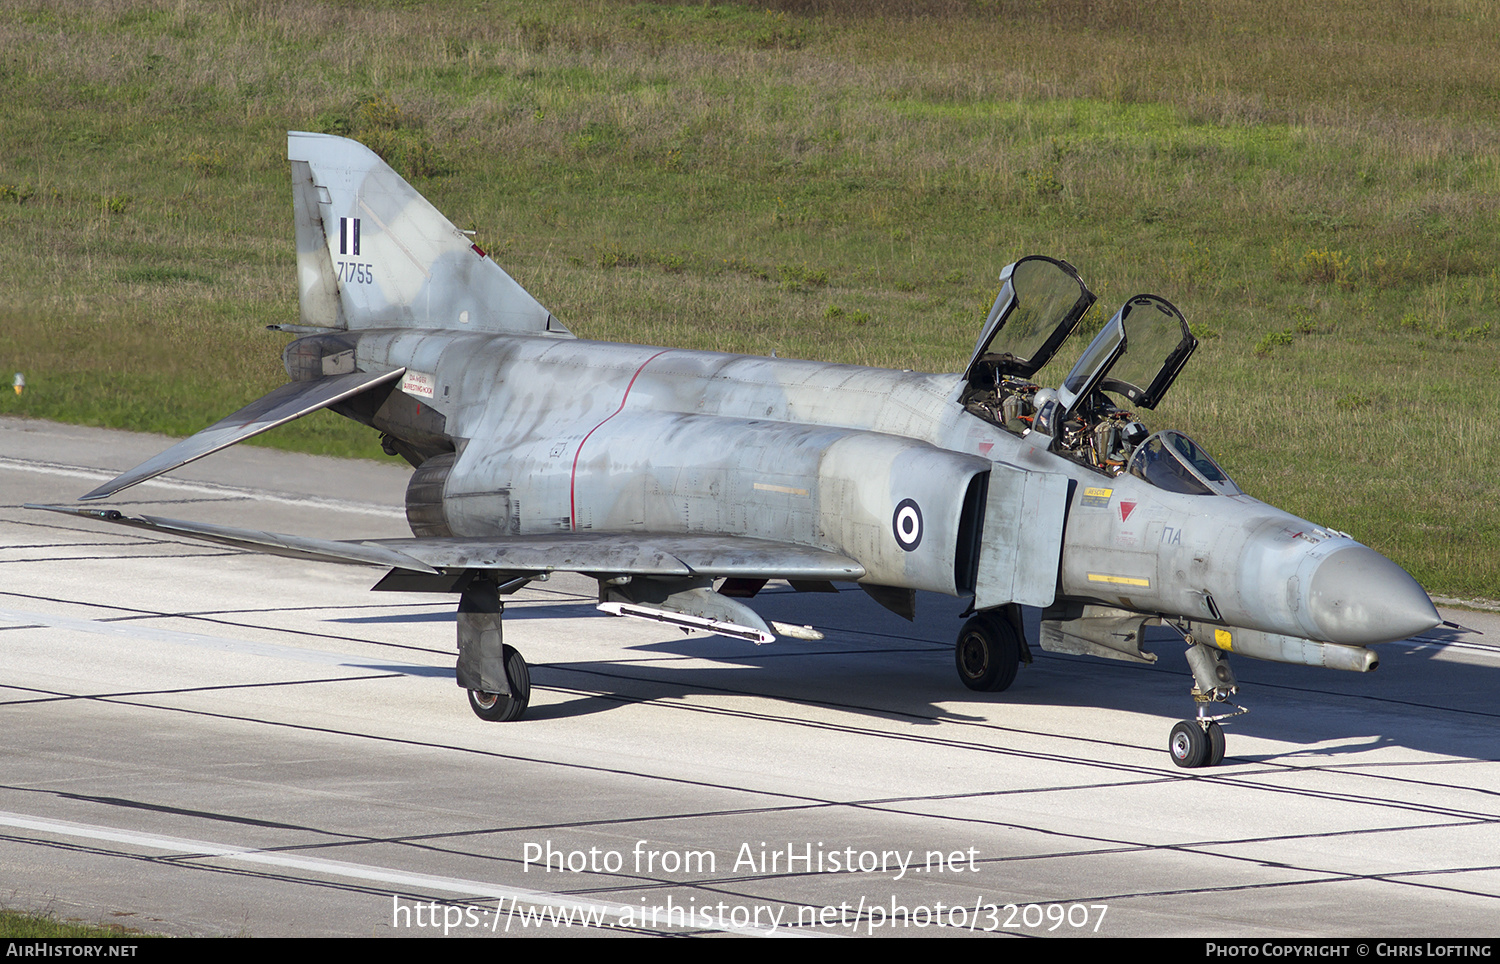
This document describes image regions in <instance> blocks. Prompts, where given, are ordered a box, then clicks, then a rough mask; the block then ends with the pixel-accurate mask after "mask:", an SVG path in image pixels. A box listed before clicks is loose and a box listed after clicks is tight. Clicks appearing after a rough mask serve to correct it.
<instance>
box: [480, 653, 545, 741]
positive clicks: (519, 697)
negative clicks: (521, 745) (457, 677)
mask: <svg viewBox="0 0 1500 964" xmlns="http://www.w3.org/2000/svg"><path fill="white" fill-rule="evenodd" d="M504 653H505V676H506V680H507V682H509V683H510V695H509V696H506V695H504V694H503V693H485V692H482V691H481V690H469V709H471V710H473V711H474V715H475V716H477V717H479V718H480V719H481V720H485V721H487V722H490V723H510V722H513V721H515V720H519V719H520V718H521V717H522V716H523V715H524V714H525V713H526V707H527V706H529V705H530V704H531V671H530V670H528V669H527V668H526V660H525V658H523V657H522V656H521V654H520V653H518V652H517V651H516V650H514V649H512V648H511V647H509V646H506V647H504Z"/></svg>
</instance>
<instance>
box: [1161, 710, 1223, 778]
mask: <svg viewBox="0 0 1500 964" xmlns="http://www.w3.org/2000/svg"><path fill="white" fill-rule="evenodd" d="M1220 737H1221V739H1222V734H1220ZM1167 749H1168V750H1170V751H1172V762H1173V763H1175V764H1177V765H1178V766H1180V767H1187V768H1188V769H1193V768H1196V767H1201V766H1204V765H1206V764H1207V763H1208V758H1209V743H1208V734H1207V733H1204V732H1203V727H1201V726H1199V725H1198V724H1197V722H1196V721H1194V720H1183V721H1182V722H1180V723H1178V724H1177V725H1176V726H1174V727H1172V735H1171V736H1170V737H1168V738H1167Z"/></svg>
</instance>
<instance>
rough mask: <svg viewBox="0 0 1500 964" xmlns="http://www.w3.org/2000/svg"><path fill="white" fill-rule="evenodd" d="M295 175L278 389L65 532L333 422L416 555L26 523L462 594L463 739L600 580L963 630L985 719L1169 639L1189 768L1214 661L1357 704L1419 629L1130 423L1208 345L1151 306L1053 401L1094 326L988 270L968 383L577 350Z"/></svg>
mask: <svg viewBox="0 0 1500 964" xmlns="http://www.w3.org/2000/svg"><path fill="white" fill-rule="evenodd" d="M288 154H289V158H290V161H291V174H292V196H293V201H294V213H295V220H296V237H297V274H298V283H299V289H300V304H301V319H300V322H301V323H300V324H298V325H285V326H272V327H276V328H280V330H283V331H288V332H291V333H293V334H296V335H298V336H299V337H297V338H296V340H294V341H292V342H291V343H290V344H289V345H288V346H287V348H286V350H285V353H284V356H283V358H284V362H285V365H286V370H287V373H288V375H289V376H290V378H291V381H290V382H289V383H288V384H286V385H284V386H282V387H281V388H278V389H277V390H275V391H273V392H271V393H270V394H269V395H267V396H265V397H263V398H261V399H258V400H256V401H254V402H252V403H250V404H249V405H247V406H246V407H245V408H243V409H241V410H240V411H238V412H236V413H234V414H233V415H230V416H229V417H227V418H225V419H223V420H222V421H220V422H218V423H216V424H214V425H211V426H209V427H208V428H206V429H204V430H203V431H201V432H199V433H198V434H196V435H194V436H192V437H191V438H188V439H186V440H184V441H182V442H180V443H179V444H177V445H175V446H173V447H172V448H170V449H168V450H167V451H166V452H163V453H162V454H160V455H158V456H156V457H155V458H152V459H150V460H148V461H147V462H145V463H143V464H141V465H140V466H137V467H136V468H134V469H131V470H130V471H128V472H126V473H124V474H123V475H121V476H119V477H118V478H116V479H114V480H113V481H111V482H109V483H107V484H105V485H102V486H100V487H99V488H97V489H95V490H94V491H92V492H89V493H88V494H87V495H84V496H83V497H82V500H81V501H94V500H98V499H103V498H106V497H108V496H112V495H114V494H116V493H118V492H120V491H121V490H122V489H125V488H127V487H128V486H132V485H135V484H137V483H139V482H143V481H145V480H147V479H150V478H152V477H154V476H156V475H159V474H161V473H163V472H167V471H170V470H171V469H174V468H176V467H178V466H181V465H183V464H185V463H187V462H190V461H192V460H194V459H197V458H201V457H203V456H205V455H208V454H210V453H212V452H214V451H217V450H219V449H222V448H224V447H226V446H229V445H232V444H234V443H236V442H239V441H242V440H244V439H246V438H249V437H251V436H253V435H256V434H259V433H261V432H265V431H267V430H269V429H271V428H273V427H274V426H276V425H280V424H282V423H284V422H287V421H289V420H291V419H295V418H299V417H301V416H303V415H306V414H308V413H310V412H313V411H316V410H317V409H320V408H331V409H332V410H334V411H335V412H338V413H339V414H341V415H344V416H347V417H349V418H352V419H355V420H357V421H359V422H362V423H364V424H365V425H368V426H370V427H372V428H373V429H375V430H376V431H378V432H380V433H381V438H382V440H383V443H384V447H385V450H386V451H387V452H388V453H390V454H392V455H399V456H401V457H402V458H404V459H406V460H407V461H409V462H410V463H411V464H412V465H413V466H414V471H413V473H412V477H411V482H410V485H409V487H408V488H407V493H406V514H407V519H408V521H409V523H410V525H411V530H412V538H410V539H381V540H373V541H348V542H343V541H332V540H325V539H315V538H307V537H302V536H297V535H289V534H276V533H265V532H257V531H249V530H243V529H235V528H229V527H225V526H216V525H205V524H200V523H193V522H184V521H177V520H171V519H161V518H155V517H151V516H142V517H138V518H137V517H130V516H126V515H124V514H123V513H121V512H118V511H116V510H111V509H100V508H91V507H77V506H47V507H44V508H49V509H52V510H54V511H62V512H69V513H72V514H74V515H80V516H86V517H90V518H94V519H99V520H103V521H108V522H114V523H119V524H122V525H128V526H135V527H140V528H145V529H150V530H153V531H156V532H161V533H168V534H173V535H179V536H186V537H190V538H194V539H200V540H206V541H209V542H214V543H220V544H227V545H231V546H238V547H244V548H249V549H254V550H259V551H264V552H271V553H277V554H280V555H284V556H292V557H298V558H306V559H317V560H326V561H332V562H343V563H357V564H363V565H369V566H378V567H381V568H384V569H386V570H388V571H387V572H386V574H385V575H384V576H383V577H382V578H381V579H380V580H379V582H378V583H376V585H375V586H374V588H375V589H377V590H401V591H428V592H439V593H452V594H455V595H456V596H457V597H458V663H457V681H458V685H459V686H460V687H463V688H464V689H466V690H467V691H468V696H469V702H470V705H471V707H472V709H473V711H474V712H475V713H476V714H477V715H478V716H479V717H481V718H482V719H485V720H494V721H505V720H516V719H519V718H520V717H521V716H522V714H523V713H524V712H525V710H526V706H527V703H528V700H529V697H530V679H529V674H528V671H527V666H526V661H525V660H524V659H523V658H522V656H521V655H520V653H518V652H517V651H516V650H515V649H514V648H513V647H512V646H510V645H509V644H507V643H506V642H505V641H504V637H503V629H502V622H503V615H504V610H505V606H504V603H505V598H506V596H508V595H509V594H511V593H513V592H515V591H516V590H517V589H519V588H521V587H522V586H524V585H526V584H527V583H529V582H531V581H533V580H544V579H546V578H547V577H548V576H549V574H551V573H553V572H557V571H568V572H577V573H583V574H585V575H587V576H589V577H592V578H594V579H596V580H597V581H598V586H599V608H600V609H601V610H604V611H605V612H609V613H613V614H617V615H621V616H632V617H638V618H644V619H654V620H659V621H661V622H663V623H666V624H671V625H675V626H679V627H683V628H686V629H693V630H702V631H706V632H710V633H719V634H722V635H726V636H732V637H738V638H742V639H746V640H752V641H755V642H757V643H761V642H770V641H772V640H774V639H775V638H776V637H777V634H778V633H780V634H782V635H790V636H794V637H798V636H800V637H804V638H806V637H811V638H820V637H819V636H818V632H817V631H816V630H814V629H812V628H811V627H795V626H783V625H781V624H779V623H777V624H772V625H768V624H767V622H766V621H765V620H763V619H762V618H761V617H760V616H759V615H757V613H756V612H755V610H754V608H752V605H751V604H750V602H749V601H748V600H752V599H753V598H754V596H755V594H756V592H757V591H758V590H759V589H760V587H762V586H764V585H765V583H766V581H767V580H771V579H784V580H787V581H789V582H790V583H791V585H792V586H793V587H794V588H796V589H799V590H805V591H818V590H825V591H826V590H827V589H831V588H834V587H833V586H832V584H833V583H835V582H854V583H856V584H858V585H859V586H860V587H861V588H863V589H864V590H866V591H867V592H868V594H869V595H870V596H871V597H873V599H874V600H875V601H876V602H878V603H880V604H881V605H883V606H885V607H887V608H889V609H891V610H893V611H895V612H897V613H900V614H901V615H903V616H905V617H907V618H908V619H910V618H913V616H914V614H915V599H916V592H917V591H918V590H926V591H930V592H937V593H945V594H947V595H950V596H955V597H963V598H971V599H972V601H971V602H970V603H969V604H968V607H967V611H966V613H965V615H968V616H970V617H971V618H969V619H968V622H967V623H966V624H965V625H964V626H963V628H962V631H961V632H960V633H959V636H958V639H957V641H956V645H955V654H954V655H955V663H956V666H957V670H958V676H959V678H960V680H962V682H963V684H964V685H965V686H967V687H969V688H970V689H972V690H979V691H990V692H994V691H999V690H1004V689H1005V688H1006V687H1008V686H1009V685H1010V684H1011V682H1012V681H1013V680H1014V679H1015V677H1016V673H1017V668H1018V666H1019V665H1020V664H1022V663H1029V662H1031V659H1032V646H1033V644H1035V645H1037V646H1040V647H1041V648H1042V649H1043V650H1047V651H1051V652H1061V653H1073V654H1088V655H1093V656H1103V657H1108V658H1112V659H1120V660H1129V661H1135V662H1153V661H1155V659H1156V656H1155V654H1153V653H1151V652H1148V651H1147V650H1146V648H1144V645H1143V644H1144V642H1145V628H1146V627H1147V626H1156V625H1160V626H1170V627H1172V628H1173V629H1175V630H1176V631H1177V632H1178V633H1180V635H1181V637H1182V640H1183V642H1184V644H1185V647H1186V654H1187V661H1188V664H1189V666H1190V667H1191V670H1192V677H1193V686H1192V689H1191V695H1192V699H1193V701H1194V703H1195V705H1196V713H1195V715H1194V716H1193V717H1192V718H1191V719H1185V720H1182V721H1181V722H1179V723H1177V724H1176V725H1175V726H1174V727H1172V730H1171V733H1170V736H1169V739H1168V747H1169V750H1170V752H1171V756H1172V759H1173V761H1174V762H1175V763H1177V764H1178V765H1179V766H1183V767H1198V766H1205V765H1214V764H1217V763H1219V762H1220V761H1221V760H1222V759H1223V756H1224V733H1223V728H1222V727H1221V725H1220V721H1221V720H1223V719H1225V718H1226V717H1228V716H1232V715H1236V714H1237V713H1239V712H1242V710H1241V709H1240V708H1238V707H1235V706H1234V704H1231V703H1229V698H1230V697H1231V696H1233V695H1234V694H1235V693H1236V692H1237V689H1238V687H1237V683H1236V681H1235V677H1234V674H1233V673H1232V672H1231V670H1230V667H1229V664H1228V662H1227V660H1226V655H1227V654H1229V653H1238V654H1240V655H1243V656H1249V657H1255V658H1259V659H1270V660H1278V661H1282V662H1289V663H1302V664H1306V665H1310V666H1326V667H1332V668H1336V669H1345V670H1354V671H1360V672H1367V671H1369V670H1372V669H1374V668H1375V666H1376V664H1377V661H1378V659H1377V656H1376V654H1375V652H1374V651H1373V650H1371V649H1370V648H1368V647H1369V646H1371V645H1372V644H1378V643H1384V642H1391V641H1395V640H1400V639H1404V638H1406V637H1408V636H1411V635H1413V634H1416V633H1420V632H1422V631H1424V630H1427V629H1430V628H1432V627H1433V626H1436V625H1437V624H1438V623H1439V621H1440V620H1439V617H1438V614H1437V612H1436V610H1435V609H1434V608H1433V606H1432V602H1431V600H1430V599H1428V597H1427V594H1426V593H1425V592H1423V590H1422V588H1421V587H1420V586H1419V585H1417V583H1416V581H1415V580H1413V579H1412V578H1411V576H1409V575H1408V574H1407V573H1406V572H1404V571H1403V570H1402V569H1401V568H1400V567H1398V566H1397V565H1395V564H1394V563H1392V562H1390V561H1389V560H1388V559H1386V558H1385V557H1383V556H1382V555H1380V554H1379V553H1377V552H1375V551H1374V550H1372V549H1369V548H1367V547H1365V546H1363V545H1361V544H1360V543H1358V542H1356V541H1355V540H1354V539H1353V538H1352V537H1350V536H1349V535H1347V534H1345V533H1343V532H1338V531H1335V530H1333V529H1330V528H1327V527H1326V526H1318V525H1314V524H1313V523H1311V522H1307V521H1304V520H1302V519H1299V518H1297V517H1296V516H1293V515H1290V514H1288V513H1286V512H1283V511H1281V510H1280V509H1276V508H1274V507H1272V506H1270V505H1267V504H1265V503H1263V502H1259V501H1257V500H1256V499H1254V498H1251V497H1250V496H1249V495H1247V494H1245V493H1244V492H1242V491H1241V490H1240V488H1239V486H1237V485H1236V484H1235V483H1234V481H1233V480H1232V479H1231V478H1230V477H1229V476H1228V475H1227V474H1226V473H1225V472H1224V470H1223V469H1222V468H1220V467H1219V465H1218V464H1217V463H1215V462H1214V460H1213V458H1211V457H1210V456H1209V454H1208V453H1207V452H1205V451H1204V450H1203V448H1202V447H1201V446H1199V445H1197V444H1196V443H1195V442H1193V441H1192V440H1191V439H1189V438H1188V437H1187V436H1185V435H1183V434H1182V433H1180V432H1175V431H1172V430H1170V429H1165V430H1161V431H1155V432H1153V431H1151V430H1148V429H1147V428H1146V427H1145V426H1144V425H1143V424H1142V423H1141V422H1140V421H1139V420H1138V419H1137V417H1136V414H1135V413H1136V412H1137V411H1139V410H1142V409H1148V410H1149V409H1154V408H1155V407H1156V405H1157V404H1158V403H1159V402H1160V401H1161V400H1162V398H1163V396H1164V395H1165V394H1166V392H1167V391H1168V389H1169V388H1170V387H1171V385H1172V382H1173V381H1174V379H1175V378H1176V376H1177V374H1178V373H1179V372H1180V371H1181V369H1182V367H1183V365H1184V364H1185V363H1186V362H1187V361H1188V359H1189V357H1190V356H1191V355H1192V353H1193V350H1194V348H1196V346H1197V341H1196V340H1195V339H1194V337H1193V336H1192V334H1191V333H1190V332H1189V330H1188V326H1187V324H1186V322H1185V321H1184V320H1183V317H1182V315H1181V313H1180V312H1179V311H1178V310H1177V309H1176V308H1175V307H1173V306H1172V305H1171V304H1170V303H1169V302H1167V301H1166V300H1165V299H1163V298H1160V297H1157V296H1155V295H1139V296H1136V297H1133V298H1130V299H1128V300H1126V301H1125V303H1124V305H1123V306H1121V307H1120V308H1119V310H1118V311H1117V312H1116V313H1115V314H1114V316H1113V317H1112V318H1110V320H1109V321H1108V322H1107V323H1105V324H1104V325H1103V327H1102V329H1101V330H1100V331H1099V332H1098V334H1097V335H1096V336H1095V337H1094V338H1093V339H1092V341H1090V342H1089V344H1088V345H1087V347H1086V348H1085V349H1084V351H1083V353H1082V355H1081V356H1080V357H1079V359H1078V362H1077V364H1075V365H1074V366H1073V368H1072V370H1071V371H1070V372H1069V373H1068V375H1067V377H1066V378H1065V379H1064V380H1063V382H1062V384H1061V385H1058V386H1056V387H1049V386H1040V385H1038V384H1037V382H1036V381H1035V380H1034V379H1035V377H1036V374H1037V372H1038V370H1040V369H1041V368H1042V366H1043V365H1045V364H1046V363H1047V362H1048V360H1049V359H1051V358H1052V357H1053V355H1054V354H1055V353H1056V352H1057V351H1058V350H1059V348H1060V347H1061V346H1062V344H1063V343H1064V342H1065V341H1066V340H1067V339H1068V337H1069V335H1070V334H1071V333H1072V332H1073V330H1074V329H1075V328H1076V327H1077V326H1078V325H1079V323H1080V321H1081V320H1082V319H1083V317H1084V315H1085V313H1086V312H1087V311H1088V310H1089V308H1090V306H1092V305H1093V304H1094V301H1095V296H1094V294H1093V293H1092V292H1090V291H1089V289H1088V287H1087V286H1086V285H1085V284H1084V283H1083V281H1082V280H1081V279H1080V277H1079V274H1078V272H1077V271H1076V270H1074V268H1073V267H1072V266H1071V265H1069V264H1067V263H1066V262H1063V261H1059V260H1055V259H1052V258H1047V257H1040V256H1036V257H1026V258H1022V259H1021V260H1019V261H1017V262H1015V263H1014V264H1011V265H1009V266H1008V267H1006V268H1005V269H1004V270H1003V271H1002V272H1001V274H1000V289H999V295H998V296H997V297H996V299H995V302H994V306H993V307H992V308H991V310H990V312H989V316H988V318H987V319H986V320H985V323H984V326H983V328H982V329H981V332H980V335H979V338H978V340H977V342H976V344H975V346H974V351H973V353H972V355H971V357H970V358H969V362H968V365H967V367H966V368H965V369H964V371H963V372H961V373H956V374H923V373H917V372H911V371H890V370H885V369H876V368H860V367H854V366H849V365H835V364H827V363H823V362H817V361H803V360H795V359H784V358H775V357H772V358H762V357H751V356H744V355H727V354H717V353H713V352H702V351H687V350H682V349H675V348H657V347H643V346H638V345H626V344H610V343H604V342H594V341H584V340H580V339H578V338H576V337H574V336H573V334H572V333H570V332H569V331H568V330H567V329H566V328H565V327H563V325H561V324H560V323H559V322H558V321H557V319H555V318H554V317H553V316H552V314H551V313H550V312H549V311H548V310H547V309H546V308H544V307H543V306H542V305H541V304H539V303H538V302H537V301H536V300H535V299H534V298H533V297H532V296H531V295H530V294H528V293H527V292H526V291H525V290H523V289H522V288H521V286H520V285H518V284H517V283H516V282H515V281H514V280H513V279H512V278H511V277H510V276H509V275H507V274H506V273H505V271H504V270H502V269H501V268H500V267H499V266H498V265H497V264H495V262H494V261H492V260H491V259H490V258H489V257H488V256H487V255H486V254H485V252H484V251H482V250H481V249H480V248H479V247H478V246H476V245H475V244H474V243H472V241H471V240H470V239H469V238H468V237H467V236H466V235H465V234H464V233H463V232H462V231H460V230H458V229H457V228H455V227H454V226H453V224H451V223H450V222H449V221H448V220H447V219H446V218H445V217H444V216H443V215H442V214H440V213H439V212H438V211H437V210H436V209H435V208H434V207H433V206H432V205H431V204H429V203H428V202H427V201H426V200H425V199H424V198H423V197H422V196H421V195H420V194H418V193H417V192H416V191H415V190H414V189H413V188H412V187H411V186H410V185H408V184H407V183H406V182H405V181H404V180H402V179H401V177H400V176H398V175H397V174H396V173H395V172H394V171H393V170H391V168H390V167H388V166H387V165H386V164H385V163H384V162H383V161H381V159H380V158H379V157H378V156H377V155H376V154H375V153H374V152H372V151H370V150H369V149H367V148H365V147H364V146H362V145H361V144H359V143H357V142H354V141H351V140H345V139H342V138H338V137H331V136H326V135H320V134H307V133H292V134H290V135H289V138H288ZM1023 606H1031V607H1038V608H1040V609H1041V624H1040V625H1041V629H1040V633H1039V638H1036V639H1028V638H1027V636H1026V632H1025V630H1024V624H1023V621H1022V618H1021V607H1023Z"/></svg>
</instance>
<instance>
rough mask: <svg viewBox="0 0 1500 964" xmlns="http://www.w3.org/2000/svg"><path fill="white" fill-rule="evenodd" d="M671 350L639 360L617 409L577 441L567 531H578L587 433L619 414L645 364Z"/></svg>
mask: <svg viewBox="0 0 1500 964" xmlns="http://www.w3.org/2000/svg"><path fill="white" fill-rule="evenodd" d="M671 350H672V349H670V348H663V349H662V350H661V351H659V352H657V353H656V354H654V355H652V356H651V357H650V358H648V359H646V360H645V361H643V362H641V367H640V368H637V369H636V370H635V374H634V375H631V376H630V384H629V385H626V386H625V394H624V395H623V396H622V397H621V398H620V407H619V408H617V409H615V410H614V411H613V412H610V413H609V414H608V415H606V416H605V417H604V418H603V420H601V421H600V422H599V425H595V426H594V427H593V428H591V429H589V432H588V435H585V436H584V437H583V441H582V442H579V443H578V451H576V452H574V453H573V471H572V473H571V474H570V475H569V476H568V529H569V531H572V532H577V531H578V503H577V497H576V490H577V485H578V457H579V456H580V455H582V454H583V447H584V446H585V445H586V444H588V440H589V435H593V434H594V433H595V432H597V431H599V427H600V426H601V425H603V424H604V423H605V422H607V421H609V420H610V419H612V418H614V417H615V416H616V415H618V414H620V413H621V412H622V411H624V410H625V402H626V400H627V399H629V398H630V390H631V389H632V388H634V387H635V380H636V379H637V378H640V377H641V372H643V371H645V370H646V366H647V365H649V364H651V363H652V362H654V361H656V360H657V359H658V358H660V357H661V356H663V355H665V354H666V353H667V352H669V351H671Z"/></svg>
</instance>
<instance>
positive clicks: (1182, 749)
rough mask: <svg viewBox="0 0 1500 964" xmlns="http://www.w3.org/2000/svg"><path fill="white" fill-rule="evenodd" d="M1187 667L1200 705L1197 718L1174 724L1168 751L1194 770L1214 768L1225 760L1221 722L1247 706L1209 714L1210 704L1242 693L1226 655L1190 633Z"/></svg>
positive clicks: (1178, 761) (1194, 696)
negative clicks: (1196, 639)
mask: <svg viewBox="0 0 1500 964" xmlns="http://www.w3.org/2000/svg"><path fill="white" fill-rule="evenodd" d="M1186 638H1187V642H1188V643H1189V646H1188V651H1187V661H1188V666H1189V667H1191V668H1192V671H1193V702H1194V703H1195V704H1197V707H1198V715H1197V717H1196V718H1195V719H1191V720H1183V721H1181V722H1180V723H1178V724H1177V725H1176V726H1174V727H1172V733H1171V735H1170V736H1168V737H1167V750H1168V751H1169V752H1170V753H1171V754H1172V762H1173V763H1175V764H1177V765H1178V766H1180V767H1185V768H1187V769H1195V768H1197V767H1213V766H1218V765H1219V764H1220V763H1222V762H1224V728H1223V727H1221V726H1219V721H1220V720H1222V719H1227V718H1228V717H1231V716H1239V715H1240V714H1241V713H1244V712H1246V710H1245V708H1244V707H1235V709H1236V712H1234V713H1223V714H1220V715H1218V716H1210V715H1209V712H1208V706H1209V704H1210V703H1216V702H1217V703H1227V702H1228V701H1229V697H1231V696H1233V695H1234V694H1235V693H1237V692H1239V684H1238V683H1237V682H1236V681H1235V678H1234V672H1233V671H1232V670H1230V668H1229V661H1228V660H1227V659H1226V658H1225V657H1224V654H1223V653H1221V652H1219V651H1218V650H1216V649H1210V648H1209V647H1207V646H1205V645H1204V644H1202V643H1199V642H1195V641H1194V640H1193V637H1192V636H1187V637H1186Z"/></svg>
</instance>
